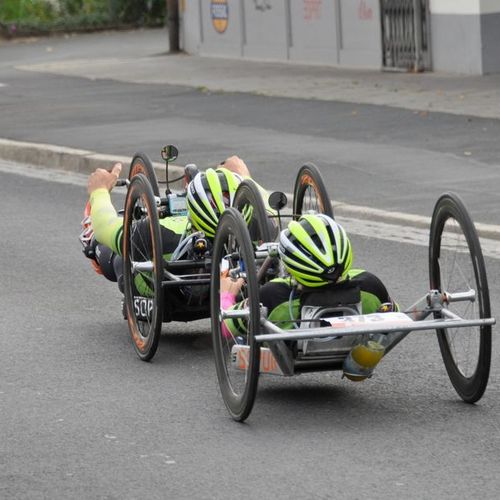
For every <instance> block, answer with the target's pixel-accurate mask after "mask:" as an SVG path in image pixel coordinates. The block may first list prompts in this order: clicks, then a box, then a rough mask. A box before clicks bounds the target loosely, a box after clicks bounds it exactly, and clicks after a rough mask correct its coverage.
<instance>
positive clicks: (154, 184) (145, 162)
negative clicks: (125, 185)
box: [128, 153, 160, 196]
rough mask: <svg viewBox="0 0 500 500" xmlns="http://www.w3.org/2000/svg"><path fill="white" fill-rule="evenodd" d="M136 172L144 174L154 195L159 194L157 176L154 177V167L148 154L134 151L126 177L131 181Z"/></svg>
mask: <svg viewBox="0 0 500 500" xmlns="http://www.w3.org/2000/svg"><path fill="white" fill-rule="evenodd" d="M137 174H143V175H145V176H146V177H147V178H148V180H149V183H150V184H151V188H152V189H153V194H154V195H155V196H160V187H159V185H158V178H157V177H156V172H155V169H154V167H153V164H152V163H151V160H150V159H149V157H148V155H147V154H145V153H136V154H135V155H134V157H133V158H132V162H131V163H130V169H129V172H128V179H129V180H130V181H131V180H132V178H133V177H134V175H137Z"/></svg>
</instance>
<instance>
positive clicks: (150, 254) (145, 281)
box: [123, 173, 163, 361]
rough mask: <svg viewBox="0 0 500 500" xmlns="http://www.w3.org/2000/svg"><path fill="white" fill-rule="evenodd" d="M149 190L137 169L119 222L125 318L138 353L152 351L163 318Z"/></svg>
mask: <svg viewBox="0 0 500 500" xmlns="http://www.w3.org/2000/svg"><path fill="white" fill-rule="evenodd" d="M161 248H162V245H161V234H160V225H159V221H158V211H157V207H156V203H155V198H154V195H153V190H152V188H151V184H150V183H149V181H148V179H147V178H146V177H145V176H144V175H143V174H141V173H139V174H137V175H135V176H134V177H133V179H132V181H131V183H130V185H129V187H128V191H127V198H126V200H125V214H124V223H123V278H124V288H125V290H124V292H125V304H126V311H127V320H128V326H129V330H130V334H131V336H132V341H133V343H134V347H135V350H136V352H137V354H138V356H139V357H140V358H141V359H142V360H144V361H149V360H150V359H151V358H152V357H153V356H154V355H155V353H156V350H157V348H158V342H159V340H160V335H161V325H162V319H163V289H162V278H163V256H162V253H161Z"/></svg>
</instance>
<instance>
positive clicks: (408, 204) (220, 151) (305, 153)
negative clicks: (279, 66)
mask: <svg viewBox="0 0 500 500" xmlns="http://www.w3.org/2000/svg"><path fill="white" fill-rule="evenodd" d="M163 36H164V34H162V33H161V32H156V33H155V32H148V33H145V34H142V35H141V34H140V33H138V34H126V33H125V34H120V33H118V34H109V35H106V36H97V35H94V36H92V35H89V36H80V37H71V38H66V39H65V38H53V39H41V40H38V41H34V42H32V43H27V44H15V45H4V46H0V83H3V84H4V86H3V87H0V107H1V109H2V113H1V114H0V137H4V138H9V139H16V140H26V141H34V142H43V143H49V144H56V145H61V146H70V147H80V148H84V149H90V150H92V151H97V152H99V153H110V154H117V155H128V156H131V155H132V154H133V153H134V152H135V151H139V150H142V151H145V152H146V153H148V154H149V155H150V156H151V157H152V158H153V159H154V160H159V151H160V149H161V146H162V145H163V144H165V143H173V144H176V145H177V146H178V147H179V149H180V151H181V155H180V157H179V163H180V164H186V163H190V162H195V163H197V164H198V165H200V166H201V167H206V166H211V165H214V164H216V163H217V162H219V161H220V160H221V159H222V158H224V157H226V156H227V155H229V154H233V153H237V154H239V155H240V156H242V157H243V158H245V159H246V160H247V162H248V163H249V165H250V167H251V169H252V171H253V173H254V174H255V175H256V176H257V177H259V178H260V179H261V180H262V182H263V183H264V184H265V185H266V186H268V187H269V188H270V189H277V188H280V189H283V188H285V189H284V190H285V191H289V190H291V187H292V186H291V180H292V179H293V177H294V175H295V172H296V171H297V169H298V168H299V167H300V165H301V164H302V163H303V162H305V161H313V162H315V163H317V164H318V165H319V166H320V168H321V170H322V172H323V174H324V176H325V179H326V181H327V184H328V186H329V189H330V192H331V195H332V196H333V198H334V199H335V200H338V201H343V202H346V203H350V204H356V205H364V206H369V207H376V208H382V209H386V210H394V211H400V212H409V213H415V214H419V215H426V216H429V215H430V214H431V213H432V207H433V205H434V203H435V201H436V199H437V198H438V196H439V195H440V194H441V193H442V192H443V191H448V190H452V191H456V192H458V193H459V194H460V195H461V196H462V197H463V198H464V199H465V201H466V202H467V204H468V206H469V207H470V210H471V212H472V213H473V216H474V219H475V220H476V221H478V222H486V223H490V224H498V221H499V220H500V196H499V194H498V187H499V186H500V169H499V164H498V158H499V157H500V143H499V141H498V137H499V134H500V120H496V119H484V118H475V117H472V116H458V115H452V114H446V113H433V112H428V111H425V112H418V111H414V110H408V109H401V108H394V107H388V106H373V105H367V104H350V103H342V102H335V101H314V100H309V99H288V98H277V97H265V96H261V95H255V94H241V93H231V92H215V93H214V92H208V91H207V90H206V89H204V88H191V87H185V86H172V85H168V84H164V83H161V84H160V83H157V84H150V83H132V82H127V81H122V80H121V81H117V80H114V79H109V77H106V78H99V77H98V76H97V77H96V76H95V75H99V68H103V66H106V64H104V63H106V61H107V62H108V64H109V65H112V64H114V65H117V66H120V65H121V66H123V65H125V64H128V65H129V67H130V71H129V72H130V75H131V76H130V79H131V80H133V79H134V77H136V76H137V75H134V65H133V63H132V64H131V62H130V61H131V59H132V61H133V58H134V57H137V60H138V61H139V60H140V62H141V66H140V68H141V71H146V70H145V69H144V67H145V66H144V64H145V63H144V61H145V60H146V59H145V57H146V56H157V57H153V58H151V57H150V58H149V59H147V61H148V64H156V65H162V64H163V62H164V61H165V60H166V59H165V58H167V57H168V56H166V55H164V54H163V55H162V51H163V50H164V46H165V45H164V38H163ZM96 56H98V57H97V59H96V61H95V64H94V66H93V65H92V61H93V58H96ZM79 58H80V59H84V60H85V61H86V64H87V66H88V67H89V68H91V69H92V75H93V76H92V77H91V78H85V77H81V76H79V77H76V76H70V74H71V71H72V70H71V69H66V70H65V69H64V68H65V67H67V66H64V65H65V64H69V65H70V67H71V62H72V61H74V60H78V59H79ZM44 62H46V63H50V62H52V63H54V62H56V63H59V64H61V67H60V68H59V70H58V71H59V73H60V74H58V75H55V74H50V73H47V72H46V71H44V70H43V69H42V70H40V66H39V65H40V64H42V63H44ZM87 66H86V67H87ZM138 67H139V66H138ZM35 68H37V70H36V71H32V70H33V69H35ZM65 71H66V73H67V74H65ZM106 75H107V73H106ZM311 75H312V76H311V78H313V77H314V75H313V72H312V70H311ZM141 76H142V77H143V79H146V80H147V74H146V75H141ZM259 77H261V78H265V75H264V76H262V75H259ZM367 77H368V76H367ZM121 78H123V76H122V77H121ZM355 83H356V82H355V81H353V85H355ZM285 179H288V180H290V182H286V186H283V183H284V182H283V181H284V180H285Z"/></svg>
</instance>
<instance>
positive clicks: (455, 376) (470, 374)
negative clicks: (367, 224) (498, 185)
mask: <svg viewBox="0 0 500 500" xmlns="http://www.w3.org/2000/svg"><path fill="white" fill-rule="evenodd" d="M429 269H430V284H431V289H432V290H439V291H441V292H448V293H456V292H468V291H469V290H474V292H475V300H474V301H470V300H468V301H460V302H452V303H450V304H449V305H448V308H449V310H450V311H452V312H453V313H455V314H457V315H458V316H460V317H461V318H462V319H469V320H470V319H478V318H489V317H490V315H491V313H490V295H489V291H488V280H487V278H486V270H485V265H484V259H483V253H482V251H481V246H480V244H479V239H478V236H477V233H476V229H475V227H474V224H473V222H472V220H471V218H470V216H469V214H468V212H467V209H466V208H465V205H464V204H463V202H462V200H461V199H460V198H459V197H458V196H457V195H456V194H453V193H447V194H444V195H442V196H441V197H440V198H439V200H438V202H437V203H436V206H435V208H434V213H433V215H432V222H431V233H430V242H429ZM437 336H438V341H439V347H440V349H441V354H442V356H443V361H444V364H445V367H446V371H447V372H448V376H449V377H450V380H451V383H452V384H453V387H455V390H456V391H457V393H458V394H459V396H460V397H461V398H462V399H463V400H464V401H466V402H467V403H475V402H476V401H478V400H479V399H480V398H481V396H482V395H483V393H484V391H485V389H486V385H487V383H488V377H489V372H490V361H491V326H481V327H479V326H476V327H470V328H457V329H453V328H447V329H441V330H437Z"/></svg>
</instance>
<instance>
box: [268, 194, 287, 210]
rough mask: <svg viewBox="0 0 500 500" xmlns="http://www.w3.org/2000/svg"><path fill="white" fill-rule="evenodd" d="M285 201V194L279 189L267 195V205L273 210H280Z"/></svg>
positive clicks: (284, 205)
mask: <svg viewBox="0 0 500 500" xmlns="http://www.w3.org/2000/svg"><path fill="white" fill-rule="evenodd" d="M287 203H288V199H287V197H286V194H285V193H282V192H281V191H274V192H273V193H271V194H270V195H269V206H270V207H271V208H272V209H274V210H281V209H282V208H283V207H286V204H287Z"/></svg>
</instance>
